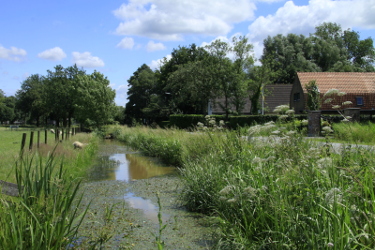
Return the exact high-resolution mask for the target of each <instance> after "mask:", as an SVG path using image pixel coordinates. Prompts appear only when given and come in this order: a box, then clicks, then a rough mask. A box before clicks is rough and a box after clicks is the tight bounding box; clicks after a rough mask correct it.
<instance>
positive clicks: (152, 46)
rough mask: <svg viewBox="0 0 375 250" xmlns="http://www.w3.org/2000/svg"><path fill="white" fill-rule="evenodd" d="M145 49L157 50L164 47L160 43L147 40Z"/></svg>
mask: <svg viewBox="0 0 375 250" xmlns="http://www.w3.org/2000/svg"><path fill="white" fill-rule="evenodd" d="M146 48H147V51H157V50H165V49H166V47H165V46H164V44H162V43H155V42H154V41H149V42H148V43H147V47H146Z"/></svg>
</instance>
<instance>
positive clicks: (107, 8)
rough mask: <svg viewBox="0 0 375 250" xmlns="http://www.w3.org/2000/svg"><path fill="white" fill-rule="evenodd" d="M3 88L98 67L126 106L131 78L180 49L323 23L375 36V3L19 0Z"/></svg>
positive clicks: (2, 15) (0, 58) (3, 57)
mask: <svg viewBox="0 0 375 250" xmlns="http://www.w3.org/2000/svg"><path fill="white" fill-rule="evenodd" d="M0 6H1V8H0V27H1V28H0V89H1V90H3V91H4V92H5V95H6V96H10V95H14V94H15V93H16V91H17V90H18V89H20V87H21V84H22V82H23V81H24V80H25V79H26V78H27V77H28V76H30V75H31V74H41V75H46V74H47V70H53V68H54V67H55V66H56V65H59V64H60V65H62V66H63V67H68V66H71V65H73V64H75V63H76V64H77V65H78V66H79V67H82V68H84V69H85V70H86V71H87V73H91V72H93V71H94V70H97V71H99V72H101V73H103V74H104V75H105V76H107V77H108V79H109V81H110V82H111V87H112V88H113V89H115V90H116V99H115V101H116V104H117V105H121V106H124V105H125V103H126V101H127V100H126V98H127V96H126V92H127V89H128V83H127V80H128V79H129V78H130V76H131V75H132V74H133V72H134V71H136V70H137V68H138V67H140V66H141V65H142V64H143V63H145V64H148V65H149V66H150V67H151V68H153V69H156V68H157V67H158V65H160V63H159V62H160V60H161V59H162V58H163V57H168V56H169V54H170V53H171V52H172V50H173V49H174V48H177V47H178V46H179V45H180V46H188V45H190V44H192V43H195V44H197V45H198V46H203V45H205V44H208V43H210V42H212V41H213V40H215V39H217V38H220V39H222V40H226V41H230V40H231V37H232V36H234V35H237V34H241V35H246V36H247V37H248V38H249V40H250V42H251V43H252V44H253V45H254V54H255V56H256V57H259V56H260V55H261V54H262V43H263V40H264V39H265V38H266V37H267V36H269V35H270V36H274V35H277V34H284V35H286V34H288V33H295V34H304V35H309V34H310V33H313V32H314V27H316V26H317V25H320V24H321V23H323V22H336V23H338V24H340V25H341V27H342V28H343V29H349V28H350V29H352V30H355V31H358V32H359V33H360V36H361V38H362V39H364V38H368V37H372V38H373V39H375V14H374V13H375V0H292V1H286V0H129V1H119V0H111V1H92V0H74V1H73V0H64V1H62V0H34V1H30V0H12V1H3V2H2V3H1V4H0Z"/></svg>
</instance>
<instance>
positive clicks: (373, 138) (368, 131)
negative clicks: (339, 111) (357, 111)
mask: <svg viewBox="0 0 375 250" xmlns="http://www.w3.org/2000/svg"><path fill="white" fill-rule="evenodd" d="M332 127H333V129H334V131H335V133H334V138H335V139H339V140H343V141H348V142H352V143H366V144H375V124H373V123H370V122H368V123H365V124H363V123H358V122H350V123H345V122H342V123H334V124H333V125H332Z"/></svg>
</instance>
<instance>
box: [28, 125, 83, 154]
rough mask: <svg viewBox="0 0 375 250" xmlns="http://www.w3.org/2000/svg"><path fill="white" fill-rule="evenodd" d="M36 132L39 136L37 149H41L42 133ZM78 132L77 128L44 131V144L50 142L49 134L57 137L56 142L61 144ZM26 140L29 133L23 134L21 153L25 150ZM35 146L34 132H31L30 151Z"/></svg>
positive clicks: (37, 136) (37, 137)
mask: <svg viewBox="0 0 375 250" xmlns="http://www.w3.org/2000/svg"><path fill="white" fill-rule="evenodd" d="M36 132H37V134H36V139H37V142H36V147H37V148H39V146H40V134H41V131H40V130H38V131H36ZM42 132H43V131H42ZM51 132H52V133H51ZM77 132H79V131H78V129H77V128H67V129H64V128H57V129H54V130H47V129H45V130H44V144H47V142H48V134H49V133H51V134H52V135H53V136H54V137H55V141H56V142H61V141H63V140H67V139H69V137H70V136H73V135H75V134H76V133H77ZM26 139H27V133H23V134H22V141H21V151H23V150H24V149H25V146H26ZM33 146H34V131H31V132H30V140H29V150H32V149H33Z"/></svg>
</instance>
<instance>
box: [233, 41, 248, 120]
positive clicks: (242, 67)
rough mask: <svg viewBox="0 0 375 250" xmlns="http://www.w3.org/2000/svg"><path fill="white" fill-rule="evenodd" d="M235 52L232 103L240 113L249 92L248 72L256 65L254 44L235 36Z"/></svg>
mask: <svg viewBox="0 0 375 250" xmlns="http://www.w3.org/2000/svg"><path fill="white" fill-rule="evenodd" d="M232 43H233V48H232V52H233V53H234V62H233V70H234V72H235V74H236V75H235V78H234V81H233V84H232V86H231V89H232V92H233V96H232V100H231V103H232V104H233V105H234V107H235V110H236V113H237V114H240V113H241V112H242V110H243V109H244V106H245V103H246V99H245V98H246V97H247V94H248V87H249V77H248V72H249V70H250V68H251V67H252V66H253V65H254V56H253V45H252V44H249V40H248V38H246V37H244V36H239V37H237V36H235V37H233V40H232Z"/></svg>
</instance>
